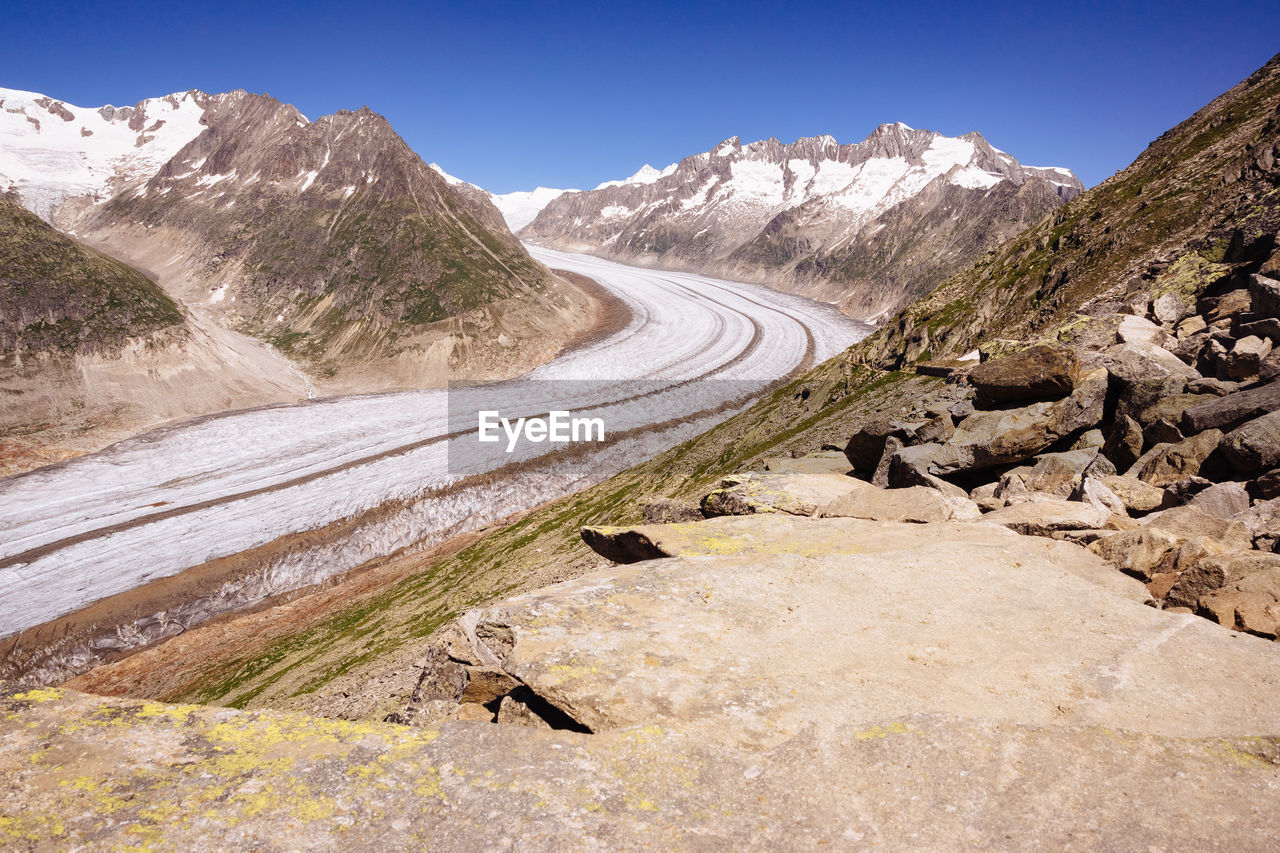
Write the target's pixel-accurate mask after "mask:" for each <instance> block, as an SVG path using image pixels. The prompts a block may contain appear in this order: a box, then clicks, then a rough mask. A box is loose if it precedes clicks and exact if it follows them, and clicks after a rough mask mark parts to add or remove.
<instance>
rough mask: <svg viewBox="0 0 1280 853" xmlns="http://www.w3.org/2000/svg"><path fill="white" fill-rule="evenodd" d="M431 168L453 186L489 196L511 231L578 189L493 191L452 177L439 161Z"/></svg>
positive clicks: (544, 188) (540, 188)
mask: <svg viewBox="0 0 1280 853" xmlns="http://www.w3.org/2000/svg"><path fill="white" fill-rule="evenodd" d="M431 168H433V169H435V170H436V172H438V173H439V174H440V177H442V178H444V179H445V181H446V182H447V183H448V184H449V185H450V186H454V187H462V186H467V187H474V188H475V189H477V190H479V191H480V192H482V193H484V194H485V195H487V196H488V197H489V201H491V202H493V206H494V207H496V208H498V211H499V212H500V213H501V214H502V218H503V220H504V221H505V222H506V223H507V227H508V228H510V229H511V231H512V233H515V232H516V231H519V230H520V229H521V228H523V227H525V226H526V225H528V224H529V223H530V222H532V221H533V218H534V217H535V216H537V215H538V212H539V211H540V210H542V208H544V207H546V206H547V205H548V204H550V203H551V202H552V201H553V200H554V199H557V198H559V197H560V196H562V195H564V194H565V193H576V192H578V190H557V189H552V188H551V187H536V188H534V189H532V190H517V191H516V192H510V193H493V192H489V191H488V190H486V189H483V188H482V187H478V186H476V185H475V184H472V183H470V182H468V181H464V180H462V178H458V177H454V176H453V175H450V174H449V173H448V172H446V171H445V170H444V169H443V167H441V165H440V164H439V163H432V164H431Z"/></svg>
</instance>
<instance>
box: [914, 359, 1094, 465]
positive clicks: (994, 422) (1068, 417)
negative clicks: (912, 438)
mask: <svg viewBox="0 0 1280 853" xmlns="http://www.w3.org/2000/svg"><path fill="white" fill-rule="evenodd" d="M1106 393H1107V373H1106V371H1104V370H1094V371H1091V372H1090V373H1087V374H1085V375H1084V376H1082V377H1081V378H1080V380H1079V382H1078V383H1077V384H1076V388H1075V390H1074V391H1072V392H1071V395H1070V396H1069V397H1066V398H1064V399H1062V400H1058V401H1057V402H1053V403H1045V402H1042V403H1033V404H1031V405H1030V406H1025V407H1023V408H1018V409H1004V410H998V411H978V412H974V413H973V414H972V415H970V416H969V417H967V418H965V419H964V420H963V421H961V422H960V424H959V425H958V426H957V427H956V431H955V434H954V435H953V436H951V439H950V440H949V441H948V442H947V443H946V444H944V445H942V446H941V449H938V450H935V451H933V452H932V457H931V459H930V460H929V462H928V464H927V466H926V467H927V470H928V472H929V473H930V474H934V475H937V476H944V475H946V474H949V473H953V472H956V471H970V470H982V469H986V468H993V467H997V466H1000V465H1008V464H1011V463H1014V462H1022V461H1024V460H1027V459H1030V458H1031V457H1032V456H1035V455H1036V454H1037V453H1040V452H1041V451H1043V450H1045V449H1047V448H1048V447H1049V446H1051V445H1053V444H1055V443H1057V442H1058V441H1061V440H1062V439H1064V438H1066V437H1068V436H1070V435H1073V434H1076V433H1079V432H1082V431H1084V430H1087V429H1089V428H1091V427H1094V426H1096V425H1097V424H1098V422H1099V421H1100V420H1102V413H1103V406H1104V404H1105V402H1106Z"/></svg>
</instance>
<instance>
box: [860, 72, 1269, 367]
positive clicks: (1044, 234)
mask: <svg viewBox="0 0 1280 853" xmlns="http://www.w3.org/2000/svg"><path fill="white" fill-rule="evenodd" d="M1278 232H1280V58H1277V59H1273V60H1272V61H1271V62H1268V63H1267V64H1266V65H1265V66H1263V67H1262V68H1261V69H1259V70H1258V71H1257V72H1256V73H1254V74H1253V75H1252V76H1250V77H1249V78H1248V79H1247V80H1245V81H1244V82H1242V83H1240V84H1239V85H1238V86H1236V87H1235V88H1233V89H1231V90H1230V91H1229V92H1227V93H1225V94H1223V95H1222V96H1220V97H1219V98H1217V99H1215V100H1214V101H1213V102H1212V103H1210V104H1209V105H1208V106H1206V107H1205V108H1204V109H1202V110H1200V111H1199V112H1197V113H1196V114H1195V115H1193V116H1192V117H1191V118H1189V119H1187V120H1186V121H1184V122H1182V123H1181V124H1179V125H1178V126H1177V127H1175V128H1173V129H1172V130H1170V131H1168V132H1167V133H1165V134H1164V135H1162V136H1161V137H1160V138H1159V139H1157V140H1155V141H1154V142H1152V143H1151V145H1150V146H1149V147H1148V148H1147V150H1146V151H1144V152H1143V153H1142V155H1141V156H1139V157H1138V159H1137V160H1135V161H1134V162H1133V164H1132V165H1131V166H1129V167H1128V168H1127V169H1125V170H1124V171H1122V172H1120V173H1118V174H1116V175H1115V176H1114V177H1112V178H1110V179H1108V180H1107V181H1105V182H1104V183H1102V184H1100V185H1099V186H1097V187H1095V188H1093V189H1091V190H1089V191H1088V192H1086V193H1084V194H1083V195H1081V196H1080V197H1078V198H1076V199H1074V200H1072V201H1071V202H1069V203H1068V204H1067V205H1066V206H1064V207H1063V208H1062V209H1061V210H1059V211H1057V212H1056V213H1055V214H1054V215H1053V216H1052V217H1049V218H1047V219H1046V220H1044V221H1043V222H1040V223H1038V224H1037V225H1035V226H1034V227H1032V228H1029V229H1028V230H1027V231H1025V232H1024V233H1022V234H1021V235H1020V236H1019V237H1018V238H1017V239H1015V240H1012V241H1010V242H1009V243H1008V244H1006V245H1005V246H1003V247H1002V248H1000V249H998V250H997V251H995V252H993V253H992V254H990V255H988V256H986V257H984V258H983V259H982V260H981V261H980V262H979V263H978V264H977V265H976V266H974V267H973V268H971V269H969V270H967V271H966V272H964V273H962V274H960V275H957V276H955V277H954V278H952V279H950V280H948V281H947V282H945V283H944V284H943V285H942V286H940V287H938V288H937V289H936V290H934V291H933V292H932V293H930V294H929V295H928V297H927V298H925V299H921V300H920V301H918V302H916V303H915V304H913V305H912V306H911V307H910V308H909V309H907V310H906V311H904V312H903V314H902V315H901V316H900V317H898V318H896V319H894V320H893V321H892V322H890V323H887V324H886V326H885V328H883V329H882V330H881V331H880V332H879V333H877V334H876V335H875V336H874V337H873V338H871V339H869V340H868V341H867V342H865V344H864V346H863V347H862V348H861V353H862V354H863V355H862V356H861V357H862V358H864V359H865V360H866V361H867V362H868V363H872V364H876V365H880V366H897V365H903V364H909V363H911V362H913V361H915V360H917V359H920V358H925V359H928V358H930V357H933V358H940V357H947V356H956V355H960V354H962V353H965V352H968V351H970V350H972V349H973V348H974V347H976V346H978V345H979V344H980V343H981V342H983V341H992V340H994V339H997V338H1011V339H1027V338H1031V337H1036V336H1050V335H1054V334H1057V333H1059V332H1066V333H1068V334H1071V333H1079V332H1081V331H1083V330H1084V329H1086V328H1087V327H1089V326H1090V325H1091V324H1092V320H1093V318H1108V317H1111V316H1113V315H1114V314H1115V313H1116V312H1117V311H1127V310H1145V305H1144V300H1147V299H1148V298H1149V296H1150V295H1155V296H1157V297H1158V296H1161V295H1164V294H1175V295H1176V296H1177V297H1178V298H1179V299H1180V300H1181V302H1182V304H1183V305H1184V306H1192V305H1194V304H1195V303H1196V300H1197V299H1198V298H1200V297H1212V296H1214V295H1216V294H1219V293H1222V292H1226V291H1228V290H1237V291H1238V290H1239V289H1240V288H1242V287H1243V286H1244V284H1245V283H1246V281H1247V279H1248V276H1249V275H1251V274H1253V273H1258V272H1263V273H1267V274H1274V273H1275V272H1277V271H1280V266H1277V263H1280V262H1277V261H1275V260H1273V258H1274V256H1275V251H1276V246H1277V233H1278ZM1132 306H1136V307H1132Z"/></svg>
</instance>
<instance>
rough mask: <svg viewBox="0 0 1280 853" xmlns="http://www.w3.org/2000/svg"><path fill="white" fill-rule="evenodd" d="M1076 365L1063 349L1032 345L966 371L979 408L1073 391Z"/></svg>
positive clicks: (1050, 397)
mask: <svg viewBox="0 0 1280 853" xmlns="http://www.w3.org/2000/svg"><path fill="white" fill-rule="evenodd" d="M1079 372H1080V362H1079V359H1078V357H1077V356H1076V353H1075V351H1074V350H1071V349H1068V348H1066V347H1051V346H1044V345H1040V346H1034V347H1030V348H1029V349H1025V350H1022V351H1021V352H1017V353H1014V354H1013V355H1008V356H1005V357H1004V358H997V359H993V360H991V361H988V362H985V363H983V364H980V365H978V366H977V367H975V368H974V369H973V370H971V371H970V372H969V384H970V385H972V386H973V388H974V390H975V392H976V393H975V402H976V403H977V405H978V407H979V408H988V409H989V408H992V407H994V406H999V405H1003V404H1006V403H1029V402H1036V401H1041V400H1058V399H1061V398H1063V397H1065V396H1067V395H1068V394H1070V393H1071V391H1072V389H1074V388H1075V384H1076V379H1077V377H1078V375H1079Z"/></svg>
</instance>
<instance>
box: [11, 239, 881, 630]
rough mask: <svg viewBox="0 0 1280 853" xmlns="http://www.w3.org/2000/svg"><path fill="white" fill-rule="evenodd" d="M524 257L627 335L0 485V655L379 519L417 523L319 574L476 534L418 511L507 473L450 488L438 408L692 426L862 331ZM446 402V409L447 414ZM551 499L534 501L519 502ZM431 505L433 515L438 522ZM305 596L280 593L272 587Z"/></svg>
mask: <svg viewBox="0 0 1280 853" xmlns="http://www.w3.org/2000/svg"><path fill="white" fill-rule="evenodd" d="M530 251H531V252H532V253H533V255H534V256H535V257H536V258H537V259H538V260H540V261H542V262H543V263H544V264H546V265H547V266H550V267H553V268H556V269H565V270H570V271H572V272H576V273H580V274H582V275H585V276H588V277H590V278H592V279H594V280H595V281H597V282H599V283H600V284H601V285H602V286H604V287H606V288H607V289H608V290H609V291H611V292H612V293H614V294H615V295H616V296H617V297H619V298H620V299H622V300H623V301H624V302H625V303H626V304H627V306H628V308H629V309H630V311H631V319H630V322H629V323H628V325H627V326H626V327H625V328H624V329H622V330H620V331H618V332H617V333H615V334H613V335H611V336H609V337H608V338H606V339H604V340H601V341H598V342H596V343H593V344H591V345H589V346H586V347H582V348H579V349H576V350H574V351H571V352H569V353H566V354H564V355H562V356H560V357H559V358H557V359H555V360H554V361H552V362H551V363H549V364H547V365H544V366H542V367H540V368H538V369H536V370H534V371H531V372H530V373H529V374H526V376H525V377H522V379H520V380H512V381H510V382H504V383H496V384H493V385H484V386H479V387H477V388H474V389H466V390H463V391H458V390H454V391H452V392H445V391H443V390H431V391H413V392H403V393H391V394H378V395H366V396H350V397H338V398H331V399H321V400H314V401H308V402H305V403H300V404H296V405H285V406H272V407H266V408H260V409H254V410H248V411H239V412H230V413H226V414H221V415H215V416H210V417H205V418H201V419H197V420H194V421H189V422H186V423H182V424H178V425H176V426H171V427H166V428H163V429H159V430H155V431H153V432H150V433H147V434H145V435H142V436H138V437H136V438H133V439H130V440H128V441H124V442H121V443H119V444H117V445H114V446H112V447H109V448H107V449H105V450H103V451H101V452H99V453H96V454H93V455H91V456H87V457H84V458H81V459H77V460H74V461H72V462H69V463H66V464H62V465H58V466H53V467H50V468H47V469H42V470H37V471H34V472H31V473H29V474H25V475H20V476H17V477H12V478H9V479H7V480H0V637H3V636H7V635H10V634H13V633H14V632H17V631H20V630H23V629H24V628H28V627H32V626H35V625H40V624H44V623H46V622H48V621H50V620H53V619H56V618H58V617H60V616H63V615H66V614H69V613H72V612H74V611H76V610H79V609H81V608H83V607H85V606H87V605H88V604H91V603H92V602H94V601H96V600H99V599H101V598H105V597H107V596H111V595H114V594H117V593H120V592H124V591H127V590H130V589H133V588H135V587H137V586H140V585H142V584H145V583H148V582H150V581H153V580H156V579H158V578H162V577H166V576H171V575H174V574H177V573H179V572H182V571H183V570H185V569H187V568H190V567H192V566H197V565H201V564H203V563H207V562H208V561H210V560H214V559H217V558H219V557H225V556H228V555H232V554H238V553H240V552H243V551H245V550H247V549H250V548H254V547H257V546H260V545H264V544H266V543H269V542H272V541H273V540H276V539H278V538H279V537H281V536H284V535H287V534H290V533H295V532H299V531H305V530H314V529H317V528H321V527H324V526H325V525H327V524H330V523H332V522H334V521H338V520H341V519H349V518H353V517H356V516H360V515H361V514H362V513H367V512H369V511H370V510H373V509H376V508H379V507H382V506H384V505H389V504H393V503H394V502H402V503H403V505H404V506H406V507H410V508H413V507H416V508H417V509H416V510H415V512H414V513H412V514H411V513H407V512H406V513H401V516H402V518H401V520H400V521H399V522H398V524H399V526H398V527H397V529H396V531H395V534H394V536H392V535H384V534H379V535H378V536H370V537H369V538H368V539H367V540H365V541H364V542H362V543H361V545H360V546H359V547H349V548H347V549H346V552H344V554H343V556H342V557H341V558H336V557H334V556H333V555H332V554H330V555H329V556H328V557H327V558H326V561H325V572H326V574H332V573H334V572H336V571H342V570H345V569H347V568H351V567H352V566H353V565H356V564H358V563H359V562H362V561H363V560H367V559H370V558H373V557H376V556H381V555H382V554H385V553H390V552H391V551H392V550H395V549H397V548H401V547H405V546H406V544H408V543H412V542H416V541H420V540H423V539H425V538H428V537H431V536H433V535H439V534H441V531H445V530H447V531H448V532H449V533H450V534H452V533H456V532H459V531H460V530H463V529H467V527H468V526H471V527H475V526H479V525H481V524H484V523H487V521H488V520H490V519H491V518H492V517H493V513H492V511H491V510H492V508H486V509H487V510H489V511H486V512H481V511H479V510H478V508H476V507H471V508H469V507H467V506H466V501H465V500H462V499H459V498H457V497H456V496H455V497H454V499H453V500H452V502H449V501H444V500H443V499H441V501H440V502H441V507H437V508H433V507H432V502H433V500H436V499H435V498H433V497H431V495H435V494H439V493H440V492H441V490H442V489H447V488H448V487H449V486H450V484H451V483H456V482H458V481H459V479H460V478H461V477H463V476H466V475H470V474H473V473H483V472H485V471H492V470H495V469H497V468H500V467H501V466H503V465H504V464H506V462H509V461H510V459H504V458H503V456H502V453H501V452H500V451H499V452H495V453H494V454H492V455H488V456H486V457H484V458H480V459H476V460H474V461H472V462H471V463H470V465H469V466H468V467H466V468H465V470H458V469H457V468H456V467H455V469H454V470H453V471H452V472H451V471H450V470H449V467H448V466H447V464H446V461H447V456H446V454H447V442H446V441H445V437H446V435H447V434H448V433H449V432H450V426H449V423H448V417H447V403H448V402H450V401H448V398H447V393H452V394H463V395H467V394H470V395H474V396H475V398H476V399H475V400H471V401H469V405H470V404H479V403H483V402H485V401H493V404H495V405H498V404H500V405H501V408H502V409H503V410H504V412H505V411H518V413H521V414H537V413H541V412H544V411H546V407H547V406H548V405H551V403H552V402H554V404H555V405H556V406H558V407H569V408H573V409H575V410H579V409H582V410H595V411H607V412H608V413H609V414H610V417H611V420H610V423H611V427H612V428H613V429H615V430H617V429H640V428H647V427H649V426H651V425H653V424H665V423H668V422H670V421H674V420H676V419H680V418H688V417H690V416H693V415H699V416H700V417H702V418H703V421H705V419H706V418H707V417H710V416H709V415H708V414H707V413H708V411H709V410H711V409H714V407H715V406H716V405H718V404H720V403H727V402H728V400H727V399H725V400H720V399H708V395H711V396H712V397H714V394H715V393H717V392H715V391H708V390H707V389H709V388H728V387H731V386H732V383H727V382H726V383H718V382H717V383H710V384H708V382H707V380H774V379H779V378H782V377H785V376H787V375H789V374H791V373H793V372H795V371H796V370H797V369H800V368H803V367H806V366H808V365H810V364H814V363H817V362H818V361H820V360H823V359H826V358H829V357H831V356H832V355H834V354H836V353H837V352H839V351H840V350H842V349H843V348H845V347H847V346H849V345H850V344H851V343H853V342H855V341H856V340H858V339H859V338H861V337H862V336H864V335H865V334H866V327H865V326H863V325H862V324H859V323H856V322H854V321H852V320H849V319H848V318H846V317H844V316H843V315H842V314H840V313H839V312H837V311H836V310H834V309H833V308H831V307H830V306H827V305H825V304H822V303H818V302H814V301H811V300H807V299H803V298H801V297H796V296H791V295H787V294H781V293H777V292H775V291H772V290H769V289H767V288H764V287H760V286H756V285H750V284H741V283H735V282H727V281H721V280H717V279H712V278H707V277H704V276H698V275H693V274H688V273H675V272H666V271H660V270H647V269H639V268H634V267H628V266H625V265H622V264H617V263H613V262H610V261H604V260H600V259H597V258H592V257H587V256H582V255H572V254H566V253H561V252H554V251H550V250H546V249H541V248H539V247H530ZM533 379H538V380H553V379H554V380H590V381H584V382H582V383H581V386H580V387H579V386H577V385H574V384H573V383H563V384H562V385H561V386H560V387H561V388H562V389H569V390H568V391H565V392H563V393H567V394H568V395H569V397H568V399H564V398H562V397H560V398H557V399H556V400H554V401H548V400H546V399H542V398H540V397H539V394H540V393H543V392H540V391H539V390H538V389H539V388H541V387H543V386H541V385H539V384H538V383H531V382H528V381H526V380H533ZM628 380H646V383H647V384H646V386H645V387H646V388H655V387H656V388H658V389H660V390H659V392H649V393H646V394H645V395H644V397H643V399H635V398H636V393H635V391H634V387H635V386H634V383H630V384H629V383H628ZM575 389H577V390H575ZM723 393H724V394H725V395H726V397H727V396H728V395H729V392H728V391H725V392H723ZM453 402H454V404H455V406H456V403H457V398H455V400H454V401H453ZM727 414H728V413H727V412H724V413H720V414H717V415H716V416H715V417H717V418H722V417H724V416H726V415H727ZM455 430H456V426H455ZM659 432H660V433H661V435H662V436H663V438H662V439H661V440H662V441H665V442H666V443H667V444H668V445H669V444H670V443H671V442H674V441H677V440H683V438H682V434H680V433H678V431H666V432H662V431H659ZM547 446H548V445H541V447H543V448H545V447H547ZM652 449H653V448H652V446H651V445H646V450H652ZM614 456H616V457H618V458H617V459H613V458H612V457H611V461H610V462H609V463H608V465H604V464H603V462H602V463H601V465H600V466H597V467H598V468H599V470H596V471H593V472H592V475H593V477H594V478H595V479H600V478H602V477H603V476H607V475H608V474H610V473H612V472H613V470H617V469H619V468H620V467H621V466H622V465H624V464H626V462H627V457H626V456H625V454H620V453H615V454H614ZM602 457H603V451H602ZM629 461H630V462H635V461H638V460H637V459H636V458H634V457H630V458H629ZM576 464H577V465H579V466H582V464H583V463H582V461H581V460H579V461H578V462H577V463H576ZM587 467H590V466H587ZM582 477H583V475H581V474H577V473H575V474H574V475H573V476H572V477H565V478H563V482H562V481H561V480H558V479H555V478H544V481H546V482H551V481H552V480H555V482H556V483H557V485H556V486H555V487H554V488H555V489H557V490H558V491H559V493H560V494H563V493H567V492H568V491H570V490H572V489H573V488H580V487H581V486H582V485H585V484H586V483H585V482H583V479H582ZM513 482H514V480H513ZM475 494H476V495H477V496H478V495H479V494H480V493H479V492H476V493H475ZM555 496H556V494H555V493H551V494H548V493H547V492H546V491H543V492H540V493H538V494H537V495H536V496H534V497H536V499H537V500H539V501H540V500H546V499H548V498H550V497H555ZM476 499H478V498H472V500H476ZM446 503H447V504H449V506H450V510H449V513H446V512H444V510H443V507H444V504H446ZM396 505H397V506H398V505H399V504H396ZM504 507H506V509H507V511H508V512H514V511H516V510H517V509H519V507H518V506H514V505H511V504H509V503H508V504H504ZM450 513H452V514H450ZM379 551H380V552H381V553H379ZM307 571H308V572H310V571H312V569H311V568H308V569H307ZM318 579H320V578H319V577H293V578H291V579H290V581H289V583H290V584H291V585H292V586H299V585H301V584H302V582H309V581H311V580H318Z"/></svg>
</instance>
